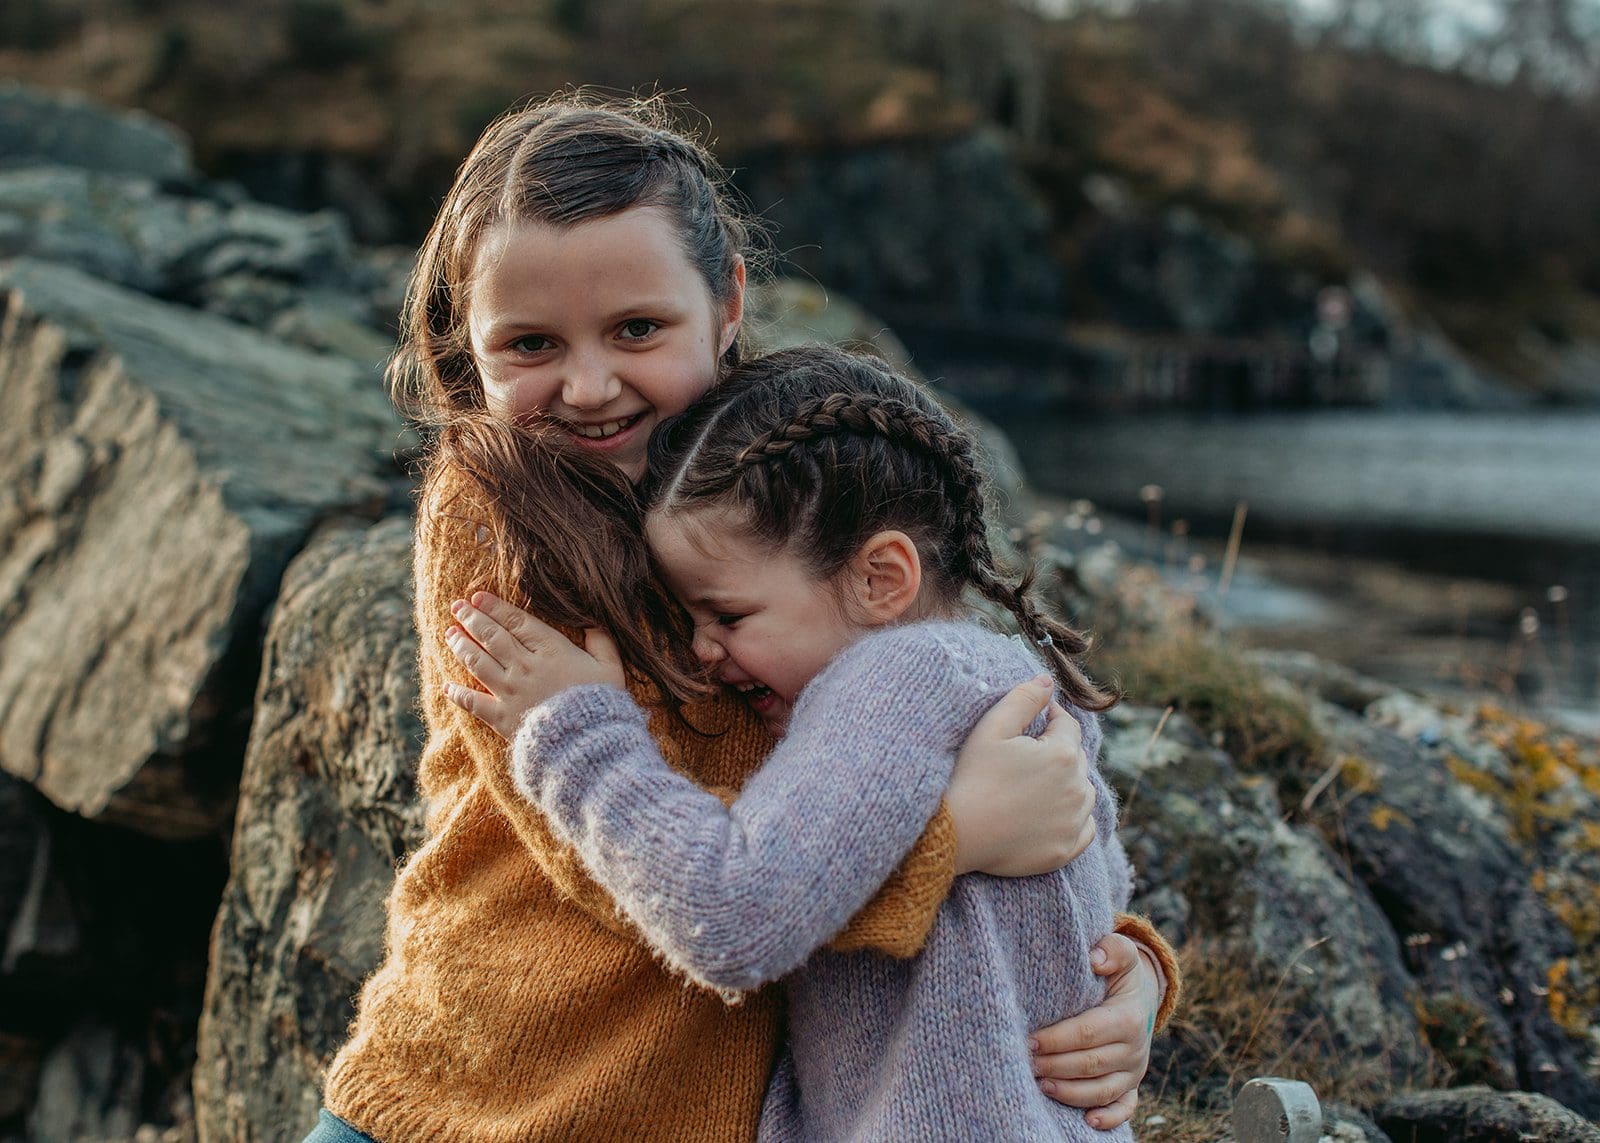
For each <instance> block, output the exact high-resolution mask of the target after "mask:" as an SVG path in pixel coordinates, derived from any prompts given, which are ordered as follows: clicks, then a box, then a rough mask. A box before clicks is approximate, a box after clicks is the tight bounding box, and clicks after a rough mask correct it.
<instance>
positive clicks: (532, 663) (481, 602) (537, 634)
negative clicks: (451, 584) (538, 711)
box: [445, 591, 623, 742]
mask: <svg viewBox="0 0 1600 1143" xmlns="http://www.w3.org/2000/svg"><path fill="white" fill-rule="evenodd" d="M450 613H451V614H452V615H454V616H455V617H456V622H457V624H459V626H453V627H451V628H450V629H449V630H448V631H446V632H445V642H446V643H447V644H448V645H449V647H450V651H451V653H452V654H453V655H455V657H456V658H457V659H459V660H461V665H462V666H463V667H465V668H466V669H467V670H468V671H470V672H471V673H472V677H473V678H475V679H477V680H478V682H479V684H480V685H482V686H483V688H484V690H486V691H487V692H488V693H487V694H485V693H484V691H475V690H472V689H471V688H469V687H464V686H460V685H459V684H457V683H446V684H445V694H446V696H447V697H448V698H449V699H450V701H451V702H453V703H455V704H456V705H457V706H459V707H460V708H461V709H462V710H464V711H466V712H467V713H468V714H471V715H473V716H475V717H477V718H480V719H482V720H483V721H484V722H486V723H488V724H489V725H490V726H491V727H492V728H493V729H494V731H495V732H496V733H497V734H499V735H500V737H501V738H504V739H505V740H506V741H507V742H509V741H511V739H512V738H514V737H516V733H517V727H519V726H521V725H522V720H523V718H524V717H525V716H526V715H527V713H528V712H529V711H530V710H532V709H533V708H534V707H536V706H538V705H539V704H540V703H542V702H544V701H545V700H546V699H549V698H553V697H554V696H555V695H557V694H559V693H560V692H562V691H564V690H566V689H567V688H568V687H581V686H583V685H584V684H586V683H610V684H611V685H612V686H617V687H620V686H622V685H623V674H622V657H621V656H620V655H619V654H618V653H617V645H616V643H614V642H612V639H611V636H610V635H607V634H606V633H605V632H604V631H597V630H589V631H586V632H584V638H583V646H582V647H578V646H575V645H574V644H573V643H572V641H571V640H570V639H568V638H567V637H566V636H565V635H563V634H561V632H559V631H557V630H556V629H555V628H554V627H551V626H550V625H549V624H548V623H544V622H541V621H540V620H538V619H535V618H534V617H533V616H531V615H529V614H528V613H527V612H526V611H524V610H522V609H521V608H520V607H515V606H513V605H512V604H509V603H507V602H506V601H505V600H503V599H499V598H497V597H495V596H493V595H491V594H490V593H488V592H487V591H479V592H475V593H474V594H473V596H472V601H471V602H470V603H469V602H468V601H466V600H464V599H458V600H456V601H455V602H454V603H452V604H451V605H450Z"/></svg>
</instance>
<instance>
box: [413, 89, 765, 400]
mask: <svg viewBox="0 0 1600 1143" xmlns="http://www.w3.org/2000/svg"><path fill="white" fill-rule="evenodd" d="M724 181H725V174H724V172H723V170H722V168H721V167H720V166H718V164H717V162H716V160H715V159H714V158H712V156H711V153H710V152H709V151H707V150H706V149H705V148H704V147H702V146H701V145H700V144H699V143H698V142H696V141H695V140H694V139H692V138H691V137H689V135H687V134H686V133H684V132H683V131H681V130H678V129H677V128H676V127H675V125H674V123H673V119H672V108H671V106H670V105H669V103H668V102H667V101H666V100H665V99H664V98H662V97H659V96H658V97H653V98H649V99H613V98H601V97H596V96H593V95H591V94H588V93H585V92H581V91H578V92H564V93H561V94H558V95H554V96H551V97H549V98H547V99H544V100H541V101H539V102H537V103H534V104H531V105H529V106H526V107H521V108H514V109H512V110H511V111H508V112H507V113H506V114H504V115H502V116H501V117H500V118H499V119H497V120H495V121H494V122H493V123H491V124H490V125H489V126H488V127H487V128H485V129H484V132H483V134H482V135H481V136H480V137H479V139H478V142H477V144H476V145H475V146H474V147H473V148H472V152H471V153H470V154H469V155H468V156H467V158H466V161H465V162H463V163H462V164H461V169H460V170H459V171H458V172H457V174H456V179H455V183H454V184H453V185H452V186H451V188H450V191H449V193H448V194H447V195H446V196H445V199H444V202H443V203H442V204H441V205H440V207H439V213H438V216H437V217H436V218H435V219H434V223H433V226H432V228H431V229H430V230H429V231H428V236H427V238H426V239H425V240H424V241H423V244H422V248H421V249H420V250H419V251H418V252H417V263H416V268H415V271H414V273H413V275H412V281H411V288H410V290H409V292H408V294H407V296H406V303H405V309H404V311H403V312H402V314H401V328H400V339H399V345H398V347H397V349H396V352H395V355H394V358H393V360H392V362H391V363H390V368H389V384H390V390H391V392H392V394H393V395H394V399H395V403H396V404H397V405H399V406H400V409H401V411H402V412H404V413H405V414H407V415H408V416H410V417H412V418H413V419H415V420H418V421H422V422H425V423H432V424H442V423H445V422H447V421H448V420H449V419H450V418H451V417H452V416H454V415H456V414H460V413H470V412H474V411H476V410H478V409H481V408H482V407H483V383H482V381H481V380H480V378H479V375H478V371H477V368H476V366H475V365H474V362H473V359H472V352H471V343H470V340H469V337H468V333H467V308H468V305H469V304H470V299H471V289H472V282H471V271H472V267H473V263H474V259H475V258H476V256H477V250H478V246H479V244H480V243H481V242H482V240H483V237H484V235H485V234H486V233H487V232H488V231H489V230H491V229H492V228H493V227H495V226H497V225H499V224H501V223H505V222H538V223H545V224H549V225H554V226H570V225H573V224H576V223H580V222H585V221H588V220H591V219H597V218H605V217H607V216H610V215H614V214H617V213H619V212H621V211H624V210H628V209H629V208H631V207H636V206H653V207H659V208H661V209H662V210H663V211H664V213H665V214H666V215H667V217H668V218H669V219H670V220H671V222H672V224H673V226H674V227H675V229H676V231H677V238H678V240H679V242H680V243H681V244H682V247H683V250H684V252H685V254H686V255H687V256H688V260H689V262H690V264H691V265H692V266H694V268H695V269H696V270H697V271H698V272H699V274H700V276H701V278H702V279H703V280H704V283H705V287H706V289H707V290H708V291H709V292H710V294H711V297H712V298H713V300H714V301H716V302H718V303H722V302H725V301H726V300H727V299H728V298H729V296H730V293H731V291H732V290H733V289H735V288H736V287H735V285H734V268H735V266H736V264H737V263H738V261H739V259H740V258H741V257H747V256H749V255H750V253H751V251H750V245H751V233H752V224H751V223H750V221H749V220H748V219H747V218H746V217H745V216H744V215H743V214H742V213H741V212H740V211H739V210H738V208H737V207H736V206H735V205H734V204H733V202H732V200H731V198H730V196H729V194H728V192H727V191H726V190H725V189H724V185H723V184H724ZM739 352H740V351H739V343H738V342H737V341H735V343H734V345H733V347H731V348H730V349H729V351H728V356H727V358H726V360H727V362H728V363H730V364H731V363H733V362H736V361H737V360H738V357H739Z"/></svg>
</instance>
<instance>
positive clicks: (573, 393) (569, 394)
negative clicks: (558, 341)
mask: <svg viewBox="0 0 1600 1143" xmlns="http://www.w3.org/2000/svg"><path fill="white" fill-rule="evenodd" d="M621 393H622V382H621V381H619V380H618V379H617V377H616V375H615V374H614V373H612V372H611V370H610V369H609V368H607V367H606V365H605V363H604V362H603V361H601V360H597V359H592V358H577V359H575V360H573V361H572V362H571V364H570V366H569V368H568V370H567V374H566V377H565V378H564V379H563V380H562V382H561V400H562V403H563V404H565V405H566V406H567V407H568V408H569V409H599V408H602V407H604V406H605V405H608V404H610V403H611V402H612V401H614V400H616V399H617V397H618V396H620V395H621Z"/></svg>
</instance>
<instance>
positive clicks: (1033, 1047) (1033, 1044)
mask: <svg viewBox="0 0 1600 1143" xmlns="http://www.w3.org/2000/svg"><path fill="white" fill-rule="evenodd" d="M1038 1050H1039V1039H1038V1037H1036V1036H1029V1037H1028V1051H1030V1052H1037V1051H1038Z"/></svg>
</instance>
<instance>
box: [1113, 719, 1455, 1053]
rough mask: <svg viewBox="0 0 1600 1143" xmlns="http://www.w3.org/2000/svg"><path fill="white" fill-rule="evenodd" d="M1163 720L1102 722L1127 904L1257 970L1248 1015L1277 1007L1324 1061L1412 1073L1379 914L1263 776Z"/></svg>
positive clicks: (1407, 1032) (1397, 976)
mask: <svg viewBox="0 0 1600 1143" xmlns="http://www.w3.org/2000/svg"><path fill="white" fill-rule="evenodd" d="M1162 717H1163V716H1162V712H1161V711H1158V710H1153V709H1150V708H1142V707H1136V706H1121V707H1117V708H1114V709H1113V710H1112V711H1111V713H1110V714H1109V715H1108V716H1107V718H1106V727H1107V736H1106V745H1105V751H1104V763H1103V764H1104V766H1105V769H1106V775H1107V777H1108V778H1109V779H1110V781H1111V782H1112V784H1113V785H1114V786H1115V787H1116V789H1117V792H1118V795H1119V797H1120V798H1121V799H1122V802H1123V806H1124V812H1123V832H1122V837H1123V842H1124V844H1125V846H1126V847H1127V850H1128V855H1129V857H1130V858H1131V859H1132V861H1133V863H1134V867H1135V869H1136V870H1137V871H1138V873H1139V887H1140V897H1139V900H1138V902H1137V907H1138V908H1139V909H1141V910H1142V911H1145V912H1148V913H1149V914H1151V916H1152V917H1153V918H1154V919H1155V920H1156V921H1157V923H1158V924H1160V926H1161V927H1162V929H1163V931H1165V932H1166V933H1167V934H1168V935H1169V936H1172V937H1174V938H1176V939H1178V940H1180V941H1181V940H1183V939H1185V938H1187V937H1191V936H1193V937H1200V938H1203V939H1204V940H1205V942H1206V943H1207V945H1208V946H1209V947H1210V948H1211V949H1212V950H1213V951H1216V950H1221V955H1223V956H1226V957H1228V958H1229V959H1230V960H1231V961H1232V962H1234V967H1240V968H1242V967H1245V966H1249V967H1251V968H1252V970H1253V971H1254V972H1255V973H1256V974H1257V975H1258V976H1260V975H1263V974H1264V976H1265V981H1266V983H1265V984H1264V986H1263V987H1264V988H1265V989H1271V990H1273V991H1274V994H1275V996H1274V997H1269V996H1267V995H1266V993H1265V992H1263V995H1262V996H1261V997H1258V998H1257V1000H1258V1001H1259V1005H1260V1011H1263V1012H1264V1011H1265V1010H1266V1008H1267V1007H1271V1006H1273V1005H1279V1006H1281V1007H1285V1008H1287V1009H1291V1010H1292V1011H1293V1012H1294V1013H1296V1016H1295V1019H1296V1020H1297V1021H1298V1022H1299V1024H1300V1025H1301V1026H1303V1027H1308V1028H1318V1029H1322V1030H1323V1031H1322V1032H1321V1033H1320V1034H1319V1035H1318V1036H1317V1037H1316V1040H1319V1041H1320V1043H1321V1046H1322V1049H1323V1051H1324V1052H1325V1054H1327V1055H1328V1059H1327V1060H1326V1061H1325V1062H1326V1063H1330V1064H1331V1063H1335V1062H1337V1063H1338V1064H1341V1065H1346V1066H1355V1065H1356V1064H1357V1061H1364V1062H1365V1063H1366V1064H1367V1065H1368V1066H1370V1065H1373V1064H1378V1065H1381V1066H1382V1067H1383V1068H1385V1069H1387V1070H1388V1072H1389V1073H1391V1074H1393V1075H1395V1076H1397V1077H1405V1076H1419V1075H1421V1074H1423V1073H1424V1071H1425V1069H1426V1068H1427V1066H1428V1062H1429V1053H1428V1050H1427V1048H1426V1046H1425V1045H1424V1044H1423V1043H1422V1042H1421V1041H1420V1040H1419V1038H1418V1035H1417V1028H1416V1019H1415V1016H1414V1015H1413V1013H1412V1000H1413V995H1414V987H1413V984H1412V981H1411V978H1410V976H1409V974H1408V973H1407V972H1406V970H1405V966H1404V964H1403V962H1402V957H1401V949H1400V946H1399V942H1398V941H1397V940H1396V938H1395V934H1394V932H1393V931H1392V930H1391V929H1390V928H1389V926H1388V924H1387V923H1386V921H1385V919H1384V917H1383V914H1382V913H1381V912H1380V911H1379V910H1378V908H1377V906H1376V905H1375V904H1374V903H1373V902H1372V899H1371V898H1370V897H1369V896H1368V894H1367V893H1366V891H1365V890H1364V889H1363V888H1362V887H1361V886H1360V885H1359V884H1356V883H1354V882H1353V881H1352V879H1351V878H1350V877H1349V876H1348V873H1347V872H1346V871H1345V870H1344V868H1343V866H1342V864H1341V863H1340V862H1339V860H1338V859H1337V858H1336V857H1335V856H1334V854H1333V853H1332V852H1331V851H1330V850H1329V848H1328V847H1327V845H1326V844H1324V842H1323V841H1322V839H1321V838H1320V837H1318V836H1317V835H1315V834H1314V833H1311V832H1308V831H1305V830H1301V829H1298V828H1295V827H1292V826H1290V825H1288V824H1286V823H1285V822H1284V820H1283V813H1282V810H1281V808H1280V807H1279V804H1278V800H1277V797H1276V794H1275V791H1274V790H1273V787H1272V784H1271V783H1270V782H1269V781H1268V780H1266V779H1264V778H1261V777H1259V776H1251V775H1248V774H1245V773H1243V772H1241V771H1240V769H1239V768H1238V766H1237V764H1236V763H1235V762H1234V761H1233V759H1232V758H1230V757H1229V756H1228V755H1227V754H1225V753H1224V752H1223V751H1221V750H1219V749H1217V748H1215V747H1213V746H1211V745H1210V744H1209V743H1208V742H1207V741H1206V740H1205V738H1204V737H1203V736H1202V735H1201V734H1200V732H1199V731H1198V730H1197V729H1196V728H1195V727H1194V725H1193V724H1192V723H1191V722H1189V720H1188V719H1186V718H1185V717H1184V716H1182V715H1173V716H1171V717H1170V718H1167V719H1166V722H1165V725H1164V726H1163V725H1162ZM1158 727H1160V732H1159V734H1158V733H1157V728H1158ZM1196 971H1207V972H1211V971H1221V972H1228V971H1230V968H1229V967H1226V966H1222V965H1215V964H1214V965H1208V966H1204V967H1202V968H1197V969H1196ZM1274 980H1276V985H1274V984H1273V983H1272V982H1273V981H1274ZM1180 1066H1181V1062H1180ZM1174 1082H1180V1083H1181V1082H1184V1079H1183V1078H1182V1077H1181V1076H1180V1077H1177V1078H1176V1079H1175V1080H1174Z"/></svg>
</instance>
